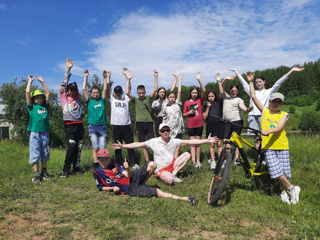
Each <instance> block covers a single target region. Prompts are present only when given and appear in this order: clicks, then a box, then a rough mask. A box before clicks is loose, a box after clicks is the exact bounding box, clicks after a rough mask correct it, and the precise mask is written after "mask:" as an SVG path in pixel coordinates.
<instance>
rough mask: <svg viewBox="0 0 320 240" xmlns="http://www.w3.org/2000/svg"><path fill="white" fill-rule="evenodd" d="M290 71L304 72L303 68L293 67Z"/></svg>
mask: <svg viewBox="0 0 320 240" xmlns="http://www.w3.org/2000/svg"><path fill="white" fill-rule="evenodd" d="M291 70H292V71H293V72H301V71H303V70H304V68H299V67H293V68H292V69H291Z"/></svg>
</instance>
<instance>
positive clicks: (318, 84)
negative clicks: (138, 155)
mask: <svg viewBox="0 0 320 240" xmlns="http://www.w3.org/2000/svg"><path fill="white" fill-rule="evenodd" d="M296 66H298V67H304V68H305V70H304V71H302V72H300V73H299V74H292V75H291V76H290V77H289V79H288V80H287V81H285V82H284V83H283V84H282V86H281V88H280V92H281V93H283V94H284V95H285V97H286V99H285V104H286V105H293V106H299V107H303V106H310V105H312V104H314V103H316V111H311V112H308V113H304V114H302V115H301V124H300V126H299V127H300V128H301V129H302V130H320V59H318V60H317V61H315V62H306V63H304V64H303V66H300V65H296ZM290 69H291V67H287V66H279V67H277V68H272V69H266V70H256V71H254V72H255V74H256V75H263V76H264V77H265V79H266V88H270V87H271V86H273V84H274V83H275V82H276V81H277V80H278V79H279V78H281V77H282V76H283V75H284V74H286V73H287V72H288V71H289V70H290ZM248 70H249V69H248ZM242 75H243V77H244V78H245V79H246V77H245V73H243V74H242ZM27 83H28V81H27V80H26V79H24V78H22V80H21V81H20V82H18V80H17V79H14V80H13V81H12V82H8V83H3V84H2V86H1V87H0V99H1V101H0V103H1V104H4V105H5V108H4V113H5V114H3V115H0V118H1V119H3V120H5V121H7V122H10V123H12V124H13V125H14V128H13V130H12V131H11V134H12V132H14V133H15V134H16V137H17V138H18V139H21V140H22V141H23V142H28V140H29V133H28V132H27V126H28V122H29V114H28V112H27V109H26V98H25V90H26V86H27ZM111 84H112V82H111ZM232 84H237V85H239V87H240V90H239V97H241V98H242V99H243V100H244V101H245V104H246V105H247V106H248V104H249V101H250V99H249V96H248V95H247V94H246V93H245V92H244V90H243V88H242V86H241V84H240V82H239V80H238V79H237V78H236V79H235V80H233V81H228V82H227V83H226V86H225V89H226V91H227V90H228V89H229V87H230V86H231V85H232ZM92 86H97V87H99V88H100V89H102V82H101V81H100V79H99V77H98V76H97V75H93V77H92V78H91V80H90V81H89V82H88V86H87V88H88V89H90V88H91V87H92ZM191 87H192V86H182V93H181V100H182V102H183V103H184V102H185V101H186V100H188V97H189V92H190V88H191ZM37 88H38V87H37V86H36V85H32V88H31V90H34V89H37ZM205 88H206V90H207V92H208V91H210V90H215V91H216V92H217V93H218V92H219V90H218V85H217V84H216V83H215V82H210V83H208V84H206V86H205ZM176 90H177V89H176ZM50 93H51V95H50V108H49V109H48V112H49V119H50V127H51V131H50V141H51V142H52V143H53V146H55V147H56V146H64V145H65V142H66V140H65V133H64V125H63V119H62V110H61V106H60V100H59V95H58V93H57V92H54V91H53V90H51V91H50ZM81 103H82V106H83V110H84V113H85V117H84V119H83V122H84V128H85V134H84V141H85V143H90V140H89V136H88V125H87V124H85V123H86V122H87V117H88V108H87V104H86V102H85V100H84V98H83V97H82V96H81ZM106 112H107V117H108V121H109V120H110V112H111V108H110V104H106ZM130 117H131V122H132V123H131V128H132V132H133V133H134V134H136V127H135V112H134V104H133V103H132V102H130ZM185 120H186V119H185ZM107 135H108V139H109V141H113V139H112V137H113V133H112V126H111V125H110V124H107Z"/></svg>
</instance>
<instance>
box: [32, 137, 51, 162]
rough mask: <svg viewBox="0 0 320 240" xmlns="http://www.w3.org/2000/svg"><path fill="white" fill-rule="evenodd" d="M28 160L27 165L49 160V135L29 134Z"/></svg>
mask: <svg viewBox="0 0 320 240" xmlns="http://www.w3.org/2000/svg"><path fill="white" fill-rule="evenodd" d="M29 146H30V158H29V163H32V164H35V163H38V162H39V160H40V158H41V162H46V161H48V160H49V157H50V151H49V133H48V132H31V134H30V141H29Z"/></svg>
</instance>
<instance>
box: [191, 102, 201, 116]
mask: <svg viewBox="0 0 320 240" xmlns="http://www.w3.org/2000/svg"><path fill="white" fill-rule="evenodd" d="M198 107H199V105H198V104H197V103H195V104H190V105H189V111H190V110H195V111H196V113H195V114H192V115H190V117H191V116H198V115H199V112H198Z"/></svg>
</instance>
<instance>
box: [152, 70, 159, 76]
mask: <svg viewBox="0 0 320 240" xmlns="http://www.w3.org/2000/svg"><path fill="white" fill-rule="evenodd" d="M152 73H153V75H154V76H155V77H158V71H157V70H155V69H153V71H152Z"/></svg>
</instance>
